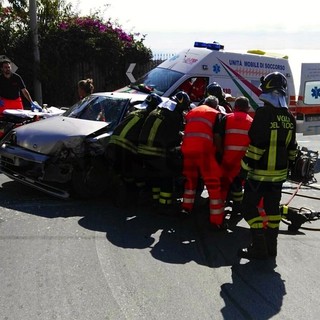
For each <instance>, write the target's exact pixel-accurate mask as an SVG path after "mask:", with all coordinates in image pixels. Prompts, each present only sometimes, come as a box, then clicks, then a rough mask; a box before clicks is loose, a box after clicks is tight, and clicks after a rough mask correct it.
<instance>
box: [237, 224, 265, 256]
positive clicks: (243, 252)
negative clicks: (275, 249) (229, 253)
mask: <svg viewBox="0 0 320 320" xmlns="http://www.w3.org/2000/svg"><path fill="white" fill-rule="evenodd" d="M251 233H252V244H251V245H250V246H249V247H248V248H243V249H240V251H239V252H238V256H239V257H240V258H246V259H249V260H251V259H259V260H264V259H267V258H268V250H267V244H266V238H265V234H264V230H263V229H257V230H254V229H251Z"/></svg>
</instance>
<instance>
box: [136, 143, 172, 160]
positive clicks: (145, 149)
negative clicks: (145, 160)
mask: <svg viewBox="0 0 320 320" xmlns="http://www.w3.org/2000/svg"><path fill="white" fill-rule="evenodd" d="M138 153H141V154H145V155H150V156H158V157H165V156H166V151H165V150H164V149H162V148H156V147H151V146H147V145H145V144H141V145H139V146H138Z"/></svg>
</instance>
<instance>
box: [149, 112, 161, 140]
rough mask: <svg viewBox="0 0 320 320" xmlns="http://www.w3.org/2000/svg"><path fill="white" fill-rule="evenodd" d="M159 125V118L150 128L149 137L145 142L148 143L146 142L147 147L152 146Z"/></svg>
mask: <svg viewBox="0 0 320 320" xmlns="http://www.w3.org/2000/svg"><path fill="white" fill-rule="evenodd" d="M161 123H162V119H160V118H157V119H156V120H155V122H154V123H153V126H152V128H151V130H150V133H149V137H148V140H147V141H148V142H147V145H148V146H152V145H153V142H154V138H155V136H156V134H157V132H158V128H159V126H160V124H161Z"/></svg>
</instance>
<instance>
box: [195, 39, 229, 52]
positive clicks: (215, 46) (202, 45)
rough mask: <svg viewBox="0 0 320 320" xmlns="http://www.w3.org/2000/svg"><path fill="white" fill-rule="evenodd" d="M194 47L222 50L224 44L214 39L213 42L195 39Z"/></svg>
mask: <svg viewBox="0 0 320 320" xmlns="http://www.w3.org/2000/svg"><path fill="white" fill-rule="evenodd" d="M194 47H195V48H207V49H211V50H223V49H224V46H223V45H222V44H220V43H218V42H216V41H214V42H213V43H207V42H199V41H196V42H195V43H194Z"/></svg>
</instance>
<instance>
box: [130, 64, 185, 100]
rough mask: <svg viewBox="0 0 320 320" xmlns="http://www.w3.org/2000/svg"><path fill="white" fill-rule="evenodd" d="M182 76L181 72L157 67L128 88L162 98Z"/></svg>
mask: <svg viewBox="0 0 320 320" xmlns="http://www.w3.org/2000/svg"><path fill="white" fill-rule="evenodd" d="M182 76H183V73H181V72H177V71H173V70H169V69H163V68H159V67H158V68H155V69H152V70H151V71H150V72H148V73H147V74H145V75H144V76H143V77H141V78H140V79H138V80H137V81H136V82H134V83H131V85H130V88H132V89H135V90H138V91H141V92H144V93H150V92H155V93H157V94H158V95H160V96H162V95H163V94H164V93H165V92H166V91H168V90H169V89H170V88H171V87H172V86H173V85H174V84H175V83H176V82H177V81H178V80H179V79H180V78H181V77H182Z"/></svg>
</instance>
